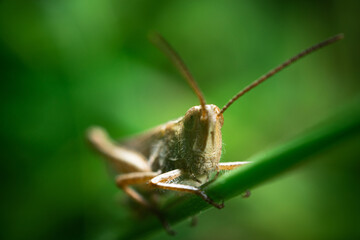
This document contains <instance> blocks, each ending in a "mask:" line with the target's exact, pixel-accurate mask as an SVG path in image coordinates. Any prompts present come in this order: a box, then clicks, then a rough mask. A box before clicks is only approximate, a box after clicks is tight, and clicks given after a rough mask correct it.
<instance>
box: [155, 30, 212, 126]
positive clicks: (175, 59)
mask: <svg viewBox="0 0 360 240" xmlns="http://www.w3.org/2000/svg"><path fill="white" fill-rule="evenodd" d="M149 38H150V40H151V42H152V43H153V44H154V45H155V46H156V47H158V48H159V49H160V50H161V51H162V52H163V53H164V54H165V55H166V56H167V57H168V58H169V59H170V60H171V61H172V63H173V64H174V65H175V67H176V68H177V69H178V70H179V71H180V73H181V75H183V77H184V78H185V79H186V81H187V82H188V83H189V85H190V86H191V88H192V89H193V90H194V92H195V94H196V96H197V97H198V98H199V100H200V104H201V109H202V111H201V112H202V119H206V118H207V114H206V110H205V104H206V102H205V98H204V95H203V94H202V92H201V91H200V88H199V86H198V85H197V83H196V82H195V80H194V78H193V76H192V75H191V73H190V71H189V69H188V68H187V67H186V65H185V63H184V62H183V61H182V60H181V58H180V56H179V54H177V52H176V51H175V50H174V49H173V48H172V47H171V46H170V44H169V43H168V42H167V41H166V40H165V39H164V38H163V37H162V36H161V35H160V34H158V33H151V34H150V35H149Z"/></svg>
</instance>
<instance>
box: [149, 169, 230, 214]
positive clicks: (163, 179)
mask: <svg viewBox="0 0 360 240" xmlns="http://www.w3.org/2000/svg"><path fill="white" fill-rule="evenodd" d="M181 175H182V171H181V170H180V169H176V170H172V171H169V172H166V173H163V174H160V175H158V176H156V177H154V178H153V179H151V180H150V184H151V185H153V186H154V187H157V188H161V189H167V190H173V191H178V192H188V193H192V194H196V195H198V196H199V197H201V198H202V199H203V200H205V201H206V202H208V203H209V204H211V205H213V206H214V207H216V208H218V209H221V208H223V207H224V203H221V204H218V203H216V202H214V201H213V200H212V199H211V198H210V197H209V196H207V195H206V193H205V192H204V191H202V190H201V189H199V188H196V187H193V186H189V185H185V184H177V183H167V182H168V181H171V180H173V179H175V178H178V177H180V176H181Z"/></svg>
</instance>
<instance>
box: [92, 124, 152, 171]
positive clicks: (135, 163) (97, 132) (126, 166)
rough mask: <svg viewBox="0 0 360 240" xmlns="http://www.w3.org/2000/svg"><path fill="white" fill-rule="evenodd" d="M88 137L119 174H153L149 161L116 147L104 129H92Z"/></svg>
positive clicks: (140, 155)
mask: <svg viewBox="0 0 360 240" xmlns="http://www.w3.org/2000/svg"><path fill="white" fill-rule="evenodd" d="M87 137H88V140H89V142H90V143H91V145H92V146H93V147H94V148H95V149H96V150H97V151H98V152H100V154H101V155H103V156H104V157H105V158H106V160H107V161H108V163H109V164H110V165H111V166H112V167H113V168H114V169H115V171H117V172H118V173H131V172H151V169H150V166H149V164H148V162H147V159H146V158H145V157H144V156H143V155H142V154H140V153H137V152H135V151H132V150H130V149H127V148H125V147H121V146H118V145H116V144H115V143H114V142H113V141H112V140H111V139H110V137H109V136H108V134H107V133H106V131H105V130H104V129H103V128H101V127H92V128H90V129H89V130H88V133H87Z"/></svg>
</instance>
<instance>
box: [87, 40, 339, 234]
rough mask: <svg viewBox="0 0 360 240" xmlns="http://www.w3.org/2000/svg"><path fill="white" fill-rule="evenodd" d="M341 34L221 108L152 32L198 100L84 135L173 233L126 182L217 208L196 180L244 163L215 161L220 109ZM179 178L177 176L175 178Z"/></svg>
mask: <svg viewBox="0 0 360 240" xmlns="http://www.w3.org/2000/svg"><path fill="white" fill-rule="evenodd" d="M342 38H343V34H338V35H336V36H334V37H331V38H329V39H327V40H325V41H322V42H320V43H318V44H316V45H313V46H311V47H310V48H307V49H306V50H304V51H302V52H300V53H299V54H297V55H295V56H294V57H292V58H290V59H289V60H287V61H285V62H284V63H282V64H280V65H279V66H277V67H276V68H274V69H272V70H271V71H269V72H268V73H266V74H265V75H263V76H261V77H260V78H259V79H257V80H255V81H254V82H252V83H251V84H250V85H248V86H247V87H245V88H244V89H243V90H241V91H240V92H239V93H237V94H236V95H235V96H234V97H233V98H232V99H230V100H229V101H228V103H227V104H226V105H225V106H224V107H223V108H222V109H220V108H219V107H217V106H216V105H213V104H206V102H205V98H204V96H203V94H202V92H201V91H200V89H199V87H198V85H197V83H196V82H195V80H194V78H193V77H192V75H191V73H190V71H189V70H188V68H187V67H186V65H185V64H184V62H183V61H182V60H181V58H180V56H179V55H178V54H177V53H176V52H175V50H174V49H173V48H172V47H171V46H170V45H169V43H168V42H167V41H166V40H165V39H164V38H163V37H162V36H160V35H159V34H154V35H153V36H152V38H151V40H152V41H153V43H154V44H155V45H156V46H157V47H158V48H160V50H162V51H163V52H164V53H165V55H167V57H168V58H169V59H170V60H171V61H172V62H173V64H174V65H175V66H176V68H177V69H178V70H179V71H180V73H181V74H182V75H183V77H184V78H185V79H186V80H187V82H188V83H189V85H190V86H191V88H192V89H193V91H194V92H195V94H196V95H197V97H198V98H199V100H200V105H199V106H194V107H192V108H190V109H189V110H188V111H187V112H186V113H185V116H184V117H180V118H178V119H176V120H173V121H169V122H167V123H165V124H162V125H160V126H157V127H155V128H153V129H151V130H149V131H147V132H145V133H143V134H141V135H138V136H135V137H132V138H129V139H125V140H123V141H121V142H115V141H113V140H111V139H110V138H109V136H108V134H107V133H106V131H105V130H104V129H102V128H101V127H92V128H90V129H89V130H88V140H89V141H90V143H91V144H92V146H93V147H94V148H95V149H96V150H97V151H98V152H99V153H100V154H101V155H103V156H104V157H105V159H106V160H107V161H108V163H109V164H110V165H111V167H112V168H113V169H114V170H115V172H116V178H115V182H116V184H117V186H118V187H119V188H121V189H122V190H123V191H124V192H125V193H126V194H127V195H128V196H129V197H130V198H132V199H133V200H135V202H137V203H139V204H140V205H142V206H144V207H145V208H147V209H149V210H150V211H152V212H153V213H154V214H156V215H157V216H158V217H159V219H160V221H161V223H162V224H163V226H164V227H165V229H166V230H167V232H168V233H170V234H173V233H174V232H173V231H172V230H171V229H170V227H169V225H168V223H167V222H166V220H165V219H164V218H163V217H162V215H161V214H160V212H159V211H158V210H157V207H156V206H154V203H152V202H151V201H149V200H148V198H146V197H144V196H143V194H141V193H140V192H139V191H138V190H137V189H136V188H133V187H131V186H133V185H137V184H148V185H150V187H152V188H155V189H165V190H172V191H177V192H186V193H191V194H195V195H198V196H199V197H200V198H202V199H203V200H204V201H206V202H208V203H209V204H211V205H213V206H214V207H216V208H218V209H221V208H223V207H224V203H223V202H222V203H217V202H215V201H213V200H212V199H211V198H210V197H209V196H208V195H207V194H206V193H205V192H204V191H203V190H202V188H201V187H200V186H201V185H202V184H203V183H208V180H209V174H210V173H212V172H215V171H216V172H217V173H216V176H215V178H216V177H217V176H218V174H219V171H220V170H232V169H235V168H237V167H240V166H243V165H245V164H248V163H249V162H245V161H242V162H226V163H221V162H220V157H221V151H222V136H221V128H222V126H223V124H224V117H223V113H224V112H225V111H226V110H227V109H228V108H229V106H230V105H232V104H233V103H234V102H235V101H236V100H237V99H238V98H239V97H241V96H242V95H244V94H245V93H247V92H248V91H250V90H251V89H253V88H254V87H256V86H258V85H259V84H260V83H262V82H264V81H265V80H266V79H268V78H270V77H271V76H273V75H274V74H276V73H277V72H279V71H281V70H282V69H284V68H285V67H287V66H289V65H290V64H292V63H293V62H295V61H297V60H298V59H300V58H302V57H304V56H306V55H308V54H309V53H312V52H314V51H316V50H318V49H320V48H322V47H324V46H327V45H329V44H331V43H334V42H336V41H338V40H340V39H342ZM179 178H181V179H182V180H181V181H179V180H178V179H179ZM183 180H187V182H186V183H184V181H183ZM211 181H213V180H211Z"/></svg>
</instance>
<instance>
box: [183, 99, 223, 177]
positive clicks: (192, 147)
mask: <svg viewBox="0 0 360 240" xmlns="http://www.w3.org/2000/svg"><path fill="white" fill-rule="evenodd" d="M205 110H206V114H205V117H203V112H202V111H203V109H202V108H201V106H195V107H192V108H190V109H189V110H188V111H187V112H186V114H185V117H184V118H183V124H184V130H183V141H184V146H186V151H188V152H191V153H192V156H188V157H189V158H193V161H197V160H200V159H201V160H200V161H202V165H204V166H203V167H204V168H205V169H207V170H205V171H209V170H212V169H214V168H215V167H216V165H217V163H218V162H219V160H220V156H221V147H222V138H221V127H222V125H223V123H224V117H223V115H222V114H221V113H220V109H219V108H218V107H217V106H215V105H213V104H208V105H205ZM189 160H190V159H189Z"/></svg>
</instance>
